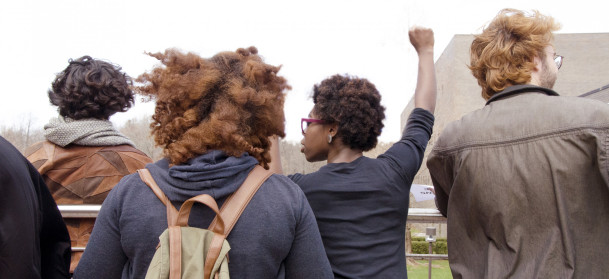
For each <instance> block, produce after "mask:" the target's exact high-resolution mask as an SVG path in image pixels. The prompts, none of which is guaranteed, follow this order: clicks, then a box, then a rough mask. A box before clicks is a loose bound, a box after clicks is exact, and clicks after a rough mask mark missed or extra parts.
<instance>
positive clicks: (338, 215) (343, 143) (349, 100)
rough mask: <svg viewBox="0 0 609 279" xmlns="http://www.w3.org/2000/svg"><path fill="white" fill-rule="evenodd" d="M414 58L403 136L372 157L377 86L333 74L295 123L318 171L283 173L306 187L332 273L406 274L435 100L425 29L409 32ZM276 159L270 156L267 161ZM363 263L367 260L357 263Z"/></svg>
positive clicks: (379, 110) (380, 116) (378, 124)
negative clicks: (412, 207)
mask: <svg viewBox="0 0 609 279" xmlns="http://www.w3.org/2000/svg"><path fill="white" fill-rule="evenodd" d="M409 37H410V42H411V44H412V45H413V46H414V48H415V50H416V51H417V54H418V57H419V64H418V66H419V72H418V80H417V88H416V90H415V95H414V100H415V109H414V110H413V111H412V113H411V114H410V117H409V119H408V123H407V124H406V127H405V129H404V132H403V134H402V138H401V139H400V140H399V141H398V142H396V143H395V144H394V145H393V146H392V147H391V148H390V149H389V150H388V151H387V152H385V153H384V154H381V155H380V156H378V158H368V157H366V156H364V155H363V152H364V151H368V150H371V149H372V148H374V147H375V146H376V144H377V138H378V136H379V135H380V134H381V129H382V128H383V120H384V119H385V112H384V111H385V108H384V107H383V106H382V105H381V95H380V93H379V91H378V90H377V89H376V87H375V85H374V84H372V83H371V82H370V81H368V80H367V79H364V78H357V77H353V76H348V75H335V76H332V77H329V78H327V79H325V80H323V81H322V82H321V83H320V84H318V85H315V86H314V88H313V102H314V104H315V105H314V106H313V109H312V110H311V112H310V113H309V115H308V117H306V118H303V119H302V120H301V124H302V134H303V137H304V138H303V139H302V141H301V144H302V149H301V152H302V153H304V156H305V158H306V159H307V161H309V162H316V161H324V160H327V165H325V166H323V167H321V168H320V169H319V170H317V171H315V172H312V173H308V174H301V173H296V174H292V175H289V176H288V177H290V178H291V179H292V180H293V181H294V182H296V183H297V184H298V185H299V186H300V187H301V188H302V190H303V191H304V193H305V195H306V196H307V199H308V200H309V203H310V204H311V207H312V208H313V212H314V213H315V217H316V218H317V224H318V225H319V230H320V233H321V237H322V239H323V242H324V247H325V249H326V253H327V254H328V259H329V260H330V264H331V265H332V271H333V272H334V277H335V278H406V277H407V273H406V251H405V245H406V244H405V234H406V218H407V217H408V204H409V202H408V201H409V198H410V187H411V185H412V180H413V179H414V176H415V174H416V173H417V171H418V170H419V167H420V166H421V163H422V161H423V155H424V153H425V148H426V146H427V142H428V141H429V138H430V137H431V133H432V127H433V123H434V116H433V112H434V109H435V105H436V78H435V70H434V63H433V53H434V52H433V46H434V35H433V31H432V30H431V29H427V28H421V27H416V28H412V29H411V30H410V31H409ZM273 162H274V163H275V160H274V161H273ZM363 263H365V264H363Z"/></svg>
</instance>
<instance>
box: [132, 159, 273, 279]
mask: <svg viewBox="0 0 609 279" xmlns="http://www.w3.org/2000/svg"><path fill="white" fill-rule="evenodd" d="M138 173H139V175H140V178H141V179H142V181H144V183H146V185H148V186H149V187H150V188H151V189H152V191H153V192H154V193H155V194H156V196H157V197H158V198H159V199H160V200H161V201H162V202H163V203H164V204H165V206H166V207H167V224H168V228H167V229H166V230H165V231H164V232H163V233H162V234H161V236H159V245H158V246H157V250H156V252H155V253H154V256H153V258H152V261H151V262H150V266H149V267H148V271H147V272H146V279H151V278H154V279H157V278H171V279H179V278H204V279H209V278H212V276H213V278H219V279H228V278H229V272H228V251H229V250H230V246H229V244H228V241H227V240H226V237H227V236H228V234H229V233H230V231H231V230H232V228H233V226H234V225H235V223H236V222H237V220H238V219H239V216H241V213H242V212H243V210H244V209H245V207H247V204H248V203H249V201H250V200H251V199H252V197H253V196H254V194H256V191H258V189H259V188H260V186H261V185H262V183H264V181H266V179H267V178H268V177H269V176H271V174H272V172H271V171H268V170H265V169H264V168H262V167H261V166H256V167H255V168H254V169H253V170H252V171H251V172H250V174H249V175H248V177H247V178H246V179H245V181H244V182H243V184H242V185H241V187H239V189H238V190H237V191H236V192H235V193H233V194H232V195H231V196H230V197H228V198H227V199H226V201H225V202H224V205H223V206H222V209H218V205H217V203H216V201H215V200H214V199H213V198H212V197H211V196H210V195H207V194H203V195H198V196H195V197H193V198H190V199H188V200H186V201H185V202H184V203H183V204H182V206H181V207H180V211H177V210H176V208H175V207H174V206H173V205H172V204H171V202H170V201H169V199H168V198H167V196H165V194H164V193H163V191H162V190H161V188H159V186H158V185H157V184H156V182H155V181H154V179H152V176H151V175H150V172H149V171H148V169H140V170H138ZM195 202H199V203H202V204H205V205H207V206H208V207H209V208H211V209H212V210H213V211H214V212H215V213H216V217H215V218H214V220H213V221H212V223H211V224H210V225H209V228H208V229H200V228H193V227H189V226H188V217H189V216H190V210H191V209H192V206H193V204H194V203H195Z"/></svg>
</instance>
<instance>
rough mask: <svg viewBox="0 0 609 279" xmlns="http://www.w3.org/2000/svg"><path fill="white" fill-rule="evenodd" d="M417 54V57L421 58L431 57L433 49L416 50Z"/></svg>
mask: <svg viewBox="0 0 609 279" xmlns="http://www.w3.org/2000/svg"><path fill="white" fill-rule="evenodd" d="M417 53H418V54H419V56H422V55H432V56H433V47H426V48H421V49H418V50H417Z"/></svg>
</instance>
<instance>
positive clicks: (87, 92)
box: [48, 56, 134, 120]
mask: <svg viewBox="0 0 609 279" xmlns="http://www.w3.org/2000/svg"><path fill="white" fill-rule="evenodd" d="M68 62H69V63H70V64H69V65H68V67H67V68H66V69H65V70H63V72H61V73H59V74H57V76H56V78H55V81H53V84H52V86H51V89H50V90H49V91H48V95H49V101H50V102H51V104H53V105H55V106H57V107H58V110H59V114H60V115H61V116H64V117H68V118H72V119H74V120H78V119H85V118H97V119H102V120H108V119H109V118H110V116H111V115H113V114H114V113H116V112H119V111H120V112H124V111H127V110H128V109H129V108H130V107H131V106H132V105H133V101H134V96H133V91H132V90H131V88H130V86H131V85H132V81H131V78H130V77H129V76H127V75H126V74H125V73H123V72H121V68H120V67H119V66H118V65H113V64H110V63H108V62H105V61H101V60H97V59H93V58H91V57H90V56H83V57H81V58H78V59H76V60H72V59H70V60H69V61H68Z"/></svg>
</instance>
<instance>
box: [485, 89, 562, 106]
mask: <svg viewBox="0 0 609 279" xmlns="http://www.w3.org/2000/svg"><path fill="white" fill-rule="evenodd" d="M533 92H535V93H544V94H546V95H548V96H559V95H558V93H556V92H555V91H554V90H552V89H548V88H545V87H540V86H536V85H530V84H520V85H514V86H510V87H508V88H506V89H505V90H503V91H501V92H498V93H495V95H493V96H492V97H491V98H490V99H488V101H486V105H488V104H490V103H492V102H494V101H497V100H499V99H503V98H505V97H508V96H513V95H516V94H520V93H533Z"/></svg>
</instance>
